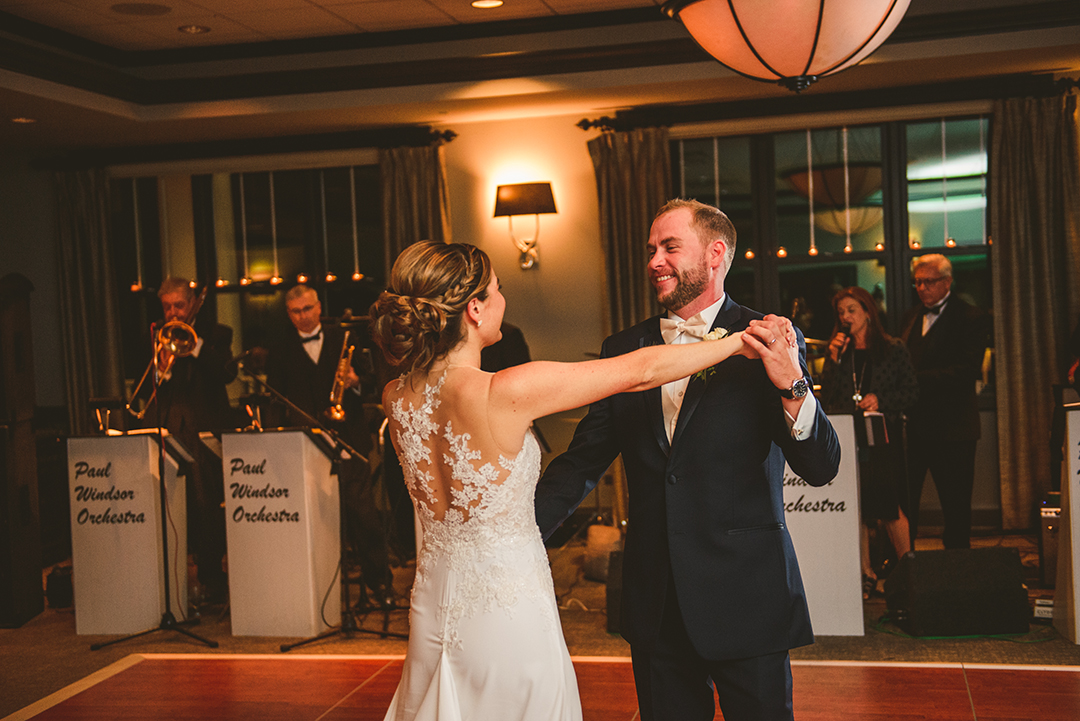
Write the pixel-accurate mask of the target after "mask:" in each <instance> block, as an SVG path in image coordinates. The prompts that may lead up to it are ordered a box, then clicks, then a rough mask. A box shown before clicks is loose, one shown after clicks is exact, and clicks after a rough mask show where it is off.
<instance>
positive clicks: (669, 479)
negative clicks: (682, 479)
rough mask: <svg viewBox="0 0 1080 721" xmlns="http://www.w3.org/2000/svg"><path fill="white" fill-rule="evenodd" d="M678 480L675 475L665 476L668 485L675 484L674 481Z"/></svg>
mask: <svg viewBox="0 0 1080 721" xmlns="http://www.w3.org/2000/svg"><path fill="white" fill-rule="evenodd" d="M678 480H679V479H678V478H676V477H675V476H668V477H667V482H668V485H672V486H674V485H675V483H676V482H677V481H678Z"/></svg>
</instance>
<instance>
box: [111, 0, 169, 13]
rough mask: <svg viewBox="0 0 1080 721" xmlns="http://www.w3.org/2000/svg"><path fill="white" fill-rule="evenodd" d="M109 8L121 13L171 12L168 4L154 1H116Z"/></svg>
mask: <svg viewBox="0 0 1080 721" xmlns="http://www.w3.org/2000/svg"><path fill="white" fill-rule="evenodd" d="M109 9H110V10H112V11H113V12H114V13H120V14H121V15H168V14H169V13H171V12H172V8H171V7H169V6H168V5H157V4H155V3H117V4H116V5H113V6H112V7H110V8H109Z"/></svg>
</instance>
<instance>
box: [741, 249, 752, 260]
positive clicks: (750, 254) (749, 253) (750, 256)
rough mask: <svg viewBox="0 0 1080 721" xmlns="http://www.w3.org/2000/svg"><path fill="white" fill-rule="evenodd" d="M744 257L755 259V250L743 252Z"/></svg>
mask: <svg viewBox="0 0 1080 721" xmlns="http://www.w3.org/2000/svg"><path fill="white" fill-rule="evenodd" d="M743 257H744V258H746V259H747V260H753V259H754V251H752V250H749V249H747V251H746V252H745V253H743Z"/></svg>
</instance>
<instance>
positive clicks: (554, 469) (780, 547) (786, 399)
mask: <svg viewBox="0 0 1080 721" xmlns="http://www.w3.org/2000/svg"><path fill="white" fill-rule="evenodd" d="M647 248H648V255H649V264H648V268H647V271H648V274H649V279H650V281H651V282H652V285H653V287H654V288H655V290H656V295H657V299H658V300H659V302H660V304H661V305H663V306H664V307H665V308H667V310H668V312H667V314H666V316H665V317H660V316H657V317H654V318H650V319H649V320H647V321H645V322H643V323H640V324H638V325H636V326H634V327H633V328H630V329H628V330H625V331H622V332H620V333H617V334H615V335H613V336H611V337H610V338H608V339H607V340H605V341H604V346H603V350H602V353H601V355H602V356H603V357H610V356H614V355H620V354H622V353H627V352H629V351H631V350H634V349H636V348H640V347H642V346H646V345H656V344H660V343H696V342H701V340H702V337H703V336H706V335H707V332H710V331H711V332H714V333H718V334H719V333H723V332H724V331H728V332H736V331H742V330H745V331H747V332H746V334H745V335H744V336H743V337H744V339H746V342H747V343H748V344H750V345H751V346H753V348H754V349H755V350H756V351H757V352H758V354H759V355H760V356H761V359H760V360H756V359H755V360H751V359H749V358H745V357H739V358H730V359H728V360H726V361H724V362H723V363H721V364H719V365H718V366H716V367H714V368H713V369H710V371H709V372H706V373H702V374H698V375H695V376H693V377H692V378H684V379H682V380H681V381H676V382H674V383H669V384H667V385H665V386H663V387H662V388H656V389H653V390H650V391H644V392H641V393H623V394H620V395H618V396H613V397H611V398H607V399H605V400H603V401H600V402H598V403H595V404H593V405H592V406H591V407H590V408H589V413H588V415H587V416H586V417H585V418H584V419H583V420H582V421H581V423H580V424H579V425H578V427H577V430H576V431H575V433H574V439H573V441H572V442H571V444H570V448H569V449H568V450H567V452H566V453H564V454H563V455H561V456H559V457H558V458H556V459H555V460H554V461H552V463H551V464H550V465H549V466H548V468H547V471H546V472H545V474H544V477H543V478H542V479H541V481H540V484H539V486H538V487H537V491H536V509H537V522H538V523H539V525H540V529H541V531H542V532H543V533H544V534H545V536H547V535H550V533H551V532H552V531H553V530H554V529H555V528H556V527H557V526H558V525H559V524H560V523H562V521H563V520H565V519H566V518H567V517H568V516H569V515H570V513H571V512H573V510H574V508H576V507H577V505H578V504H580V503H581V501H582V500H584V498H585V496H586V495H587V494H588V493H589V491H590V490H592V488H593V487H594V486H595V485H596V484H597V482H598V481H599V479H600V477H601V476H602V475H603V474H604V472H605V471H606V469H607V468H608V466H609V465H610V464H611V462H612V461H614V460H615V458H616V457H617V456H619V455H620V454H621V455H622V458H623V462H624V465H625V468H626V476H627V484H628V487H629V494H630V512H629V521H628V528H627V534H626V546H625V553H624V563H623V577H622V578H623V596H622V609H621V615H620V624H621V629H620V630H621V631H622V634H623V636H624V637H625V638H626V639H627V640H628V641H629V642H630V651H631V655H632V657H633V665H634V680H635V683H636V685H637V693H638V707H639V709H640V712H641V718H642V719H643V720H644V721H659V720H661V719H671V720H673V721H674V720H678V721H699V720H700V721H704V720H705V719H712V718H713V717H714V714H715V701H714V698H715V697H714V691H713V688H714V686H715V689H716V695H718V696H719V700H720V707H721V709H722V711H723V714H724V718H725V719H726V720H727V721H744V720H745V721H749V720H750V719H753V720H755V721H758V720H760V719H770V720H771V719H791V718H792V707H791V667H790V661H789V657H788V650H789V649H791V648H794V647H796V646H802V645H806V644H809V643H812V642H813V633H812V631H811V628H810V616H809V612H808V611H807V607H806V599H805V595H804V592H803V586H802V579H801V577H800V575H799V568H798V562H797V561H796V558H795V549H794V547H793V546H792V542H791V537H790V536H789V535H788V531H787V528H786V526H785V522H784V505H783V473H784V460H785V458H786V460H787V461H788V463H789V464H790V465H791V468H792V470H793V471H794V472H795V473H796V474H798V475H799V476H801V477H802V478H803V480H805V481H806V482H807V483H809V484H811V485H814V486H821V485H824V484H826V483H828V482H829V481H830V480H832V479H833V478H834V477H835V475H836V472H837V469H838V466H839V461H840V446H839V443H838V441H837V438H836V434H835V432H834V431H833V428H832V426H831V425H830V423H829V421H828V419H827V418H826V417H825V414H824V413H823V412H822V410H821V407H820V405H819V404H818V403H817V401H816V400H815V399H814V396H813V393H811V392H810V384H809V371H808V370H807V367H806V363H805V344H804V341H803V337H802V334H801V333H800V332H799V331H798V329H796V328H794V327H793V326H792V324H791V322H790V321H788V320H787V319H786V318H780V317H778V316H772V315H770V316H762V315H761V314H760V313H757V312H756V311H753V310H750V309H749V308H745V307H743V306H741V305H739V304H738V303H736V302H735V301H734V300H733V299H732V298H731V297H729V296H728V295H727V294H726V293H725V292H724V279H725V277H726V275H727V272H728V270H729V269H730V268H731V262H732V259H733V258H734V255H735V228H734V226H732V224H731V221H730V220H728V218H727V216H726V215H724V213H722V212H720V211H719V210H717V209H716V208H714V207H712V206H709V205H705V204H703V203H699V202H697V201H689V200H673V201H671V202H669V203H668V204H667V205H665V206H664V207H663V208H661V209H660V212H659V213H657V215H656V218H655V219H654V220H653V225H652V230H651V233H650V235H649V240H648V245H647ZM718 329H723V330H718ZM699 376H700V377H699Z"/></svg>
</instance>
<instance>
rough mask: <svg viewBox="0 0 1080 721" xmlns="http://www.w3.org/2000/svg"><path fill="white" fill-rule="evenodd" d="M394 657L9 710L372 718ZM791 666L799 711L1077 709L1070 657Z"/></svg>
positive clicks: (127, 688) (134, 666)
mask: <svg viewBox="0 0 1080 721" xmlns="http://www.w3.org/2000/svg"><path fill="white" fill-rule="evenodd" d="M401 663H402V657H401V656H328V655H320V656H299V655H297V656H229V655H217V654H213V655H210V654H206V655H201V654H200V655H187V654H185V655H175V654H133V655H131V656H128V657H126V658H124V659H123V660H121V661H118V662H117V663H115V664H113V665H111V666H109V667H107V668H105V669H102V670H101V671H99V672H97V673H95V674H93V675H91V676H88V677H87V678H85V679H83V680H82V681H80V682H79V683H76V684H72V685H71V686H69V687H68V688H66V689H64V690H62V691H60V692H58V693H56V694H53V695H52V696H49V697H48V698H45V699H43V700H41V701H40V702H38V703H36V704H34V705H32V706H29V707H27V708H25V709H23V710H22V711H19V712H17V713H15V714H14V715H13V716H10V717H8V719H9V720H10V721H14V720H16V719H18V720H21V719H30V718H33V719H39V720H43V721H45V720H47V721H52V720H56V719H73V720H74V719H80V720H83V719H101V720H104V719H110V720H111V719H150V718H154V719H157V718H169V719H205V720H210V721H212V720H216V719H259V721H277V720H278V719H281V720H282V721H284V720H286V719H287V720H288V721H297V720H306V719H311V720H312V721H316V720H319V721H322V720H327V721H330V720H336V719H354V720H357V719H358V720H363V721H366V720H368V719H370V720H372V721H379V720H380V719H382V717H383V714H384V713H385V712H386V708H387V706H388V705H389V704H390V698H391V696H393V693H394V688H395V687H396V686H397V682H398V678H399V677H400V675H401ZM574 666H575V668H576V669H577V676H578V684H579V686H580V690H581V699H582V705H583V706H584V715H585V720H586V721H616V720H617V721H632V720H633V719H635V718H637V703H636V700H635V697H634V680H633V675H632V673H631V670H630V661H629V659H625V658H603V657H579V658H575V659H574ZM792 673H793V675H794V677H795V717H796V718H797V719H799V721H836V720H837V719H843V720H844V721H852V720H857V719H874V720H875V721H881V720H883V719H911V720H915V719H935V720H944V721H959V720H961V719H976V720H978V721H1005V720H1006V719H1007V720H1008V721H1021V720H1024V719H1031V720H1032V721H1034V720H1035V719H1039V720H1040V721H1058V720H1060V721H1066V720H1067V721H1076V719H1080V667H1075V666H1038V667H1036V666H987V665H967V664H914V663H907V664H886V663H880V664H878V663H859V662H843V661H836V662H827V661H822V662H810V661H806V662H798V661H797V662H793V663H792ZM717 718H719V714H718V715H717ZM491 721H498V720H496V719H493V720H491Z"/></svg>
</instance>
